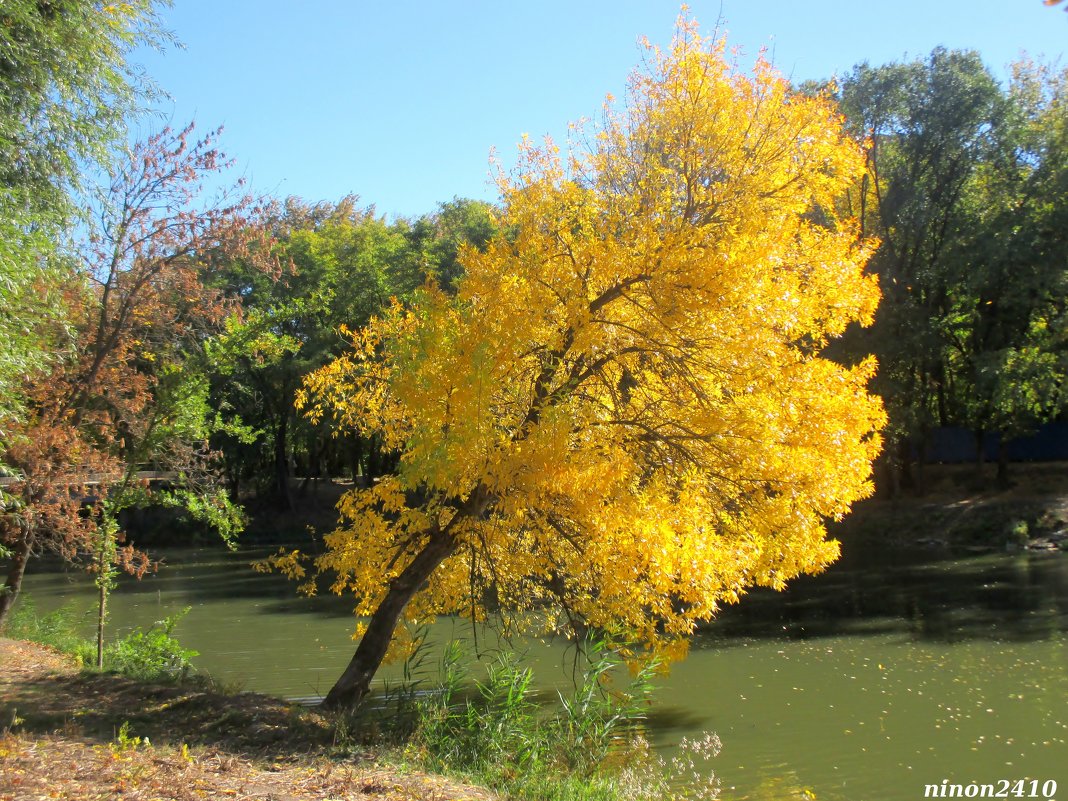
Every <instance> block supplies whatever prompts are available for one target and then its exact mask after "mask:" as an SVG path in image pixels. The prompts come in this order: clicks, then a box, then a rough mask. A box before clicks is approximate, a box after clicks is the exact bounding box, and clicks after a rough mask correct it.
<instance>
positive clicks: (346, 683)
mask: <svg viewBox="0 0 1068 801" xmlns="http://www.w3.org/2000/svg"><path fill="white" fill-rule="evenodd" d="M458 545H459V541H458V540H457V539H456V538H455V537H452V536H450V535H449V534H448V533H446V532H439V533H438V534H437V536H435V537H431V539H430V542H428V543H427V544H426V546H424V548H423V550H421V551H420V552H419V553H418V554H417V555H416V557H415V558H414V559H413V560H412V561H411V563H410V564H409V565H408V567H406V568H405V569H404V570H403V571H402V572H401V574H400V575H399V576H397V577H396V578H395V579H393V581H391V582H390V583H389V589H388V590H387V591H386V596H385V598H383V599H382V602H381V603H379V605H378V608H377V609H375V611H374V614H373V615H371V620H370V621H369V622H368V624H367V631H365V632H364V635H363V637H362V638H361V639H360V644H359V646H357V648H356V653H355V654H353V655H352V660H351V661H350V662H349V665H348V667H347V668H345V672H344V673H342V674H341V678H339V679H338V680H337V682H336V683H335V684H334V686H333V687H332V688H331V689H330V692H329V693H327V694H326V698H324V699H323V707H324V708H325V709H340V708H342V707H353V706H356V705H357V704H358V703H359V702H360V701H362V700H363V699H364V698H365V697H366V696H367V693H368V691H369V690H370V689H371V679H372V678H374V675H375V672H376V671H377V670H378V668H379V666H380V665H381V664H382V660H383V659H385V657H386V651H387V650H388V648H389V643H390V641H391V640H392V639H393V631H394V630H395V629H396V628H397V622H398V621H399V620H400V616H401V614H402V613H403V612H404V607H406V606H407V605H408V602H409V601H411V600H412V598H413V597H414V595H415V593H416V592H418V591H419V588H420V587H422V586H423V583H424V582H425V581H426V580H427V579H428V578H430V576H431V574H432V573H433V572H434V571H435V570H437V568H438V565H440V564H441V563H442V562H444V561H445V560H446V559H448V558H449V556H451V555H452V554H453V552H455V550H456V548H457V546H458Z"/></svg>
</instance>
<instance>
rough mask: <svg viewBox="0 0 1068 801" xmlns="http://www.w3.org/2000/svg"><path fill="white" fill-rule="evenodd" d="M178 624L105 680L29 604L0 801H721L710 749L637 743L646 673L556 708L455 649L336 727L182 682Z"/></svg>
mask: <svg viewBox="0 0 1068 801" xmlns="http://www.w3.org/2000/svg"><path fill="white" fill-rule="evenodd" d="M173 625H174V620H173V619H172V620H167V621H161V622H160V623H157V624H156V625H155V626H153V627H151V628H149V629H148V630H145V631H134V632H133V633H132V634H129V635H127V636H126V637H124V638H123V639H121V640H118V641H117V642H114V643H112V644H111V645H110V646H109V647H108V650H107V652H106V654H105V657H106V658H105V670H104V671H102V672H101V671H96V670H94V669H92V668H91V667H85V665H86V664H91V657H94V656H95V652H94V650H93V648H92V646H91V645H90V644H89V643H87V642H85V641H82V640H79V639H78V638H77V637H76V636H75V635H74V634H73V633H72V632H73V627H72V626H71V621H70V620H68V619H67V618H66V617H65V616H64V615H63V613H62V612H60V613H53V614H52V615H47V616H43V617H42V616H37V615H36V614H34V612H33V610H32V604H26V605H24V606H23V607H22V609H21V611H20V613H19V614H18V615H16V616H15V617H14V619H13V620H12V621H11V625H10V627H9V631H10V632H11V633H13V634H15V635H17V636H22V637H27V638H32V639H36V640H39V641H45V642H47V643H49V645H42V644H40V643H36V644H35V643H30V642H28V641H26V640H12V639H8V640H0V663H2V664H3V670H2V671H0V698H3V701H2V702H0V732H2V736H3V740H2V744H0V767H2V769H3V779H0V801H4V800H5V799H16V798H17V799H23V798H37V797H41V798H50V797H60V798H72V799H73V798H78V799H82V798H86V799H89V798H113V797H117V795H119V794H121V795H122V797H124V798H133V799H141V798H144V799H150V798H151V799H156V798H159V799H191V798H204V797H210V798H215V797H227V796H230V797H241V798H263V799H268V798H269V799H274V800H275V801H278V799H290V801H300V800H301V799H305V798H309V799H310V798H315V799H325V798H330V799H342V798H361V799H366V798H369V797H381V798H385V799H433V800H434V801H437V800H438V799H446V798H448V799H481V798H498V797H499V798H512V799H517V800H519V799H524V800H526V801H542V800H544V801H639V799H640V801H657V799H663V800H664V801H667V800H668V799H684V798H690V799H696V798H710V797H713V796H714V791H715V789H716V788H715V784H714V782H712V781H710V780H709V779H707V778H703V777H702V776H701V775H699V774H698V772H695V771H694V770H692V769H691V763H692V762H694V760H696V761H697V762H698V763H700V762H702V761H703V760H705V759H707V758H708V757H710V756H713V755H714V753H715V751H716V750H718V740H716V739H715V738H714V737H707V738H705V739H703V740H702V741H700V742H695V743H690V744H687V745H686V748H688V750H686V749H684V752H685V757H684V758H683V759H676V760H675V761H674V764H671V763H665V762H664V760H662V759H660V758H659V757H657V756H656V755H655V754H653V753H652V751H651V750H650V749H649V747H648V744H647V743H645V741H644V740H643V739H642V737H641V723H642V721H643V719H644V715H645V711H646V709H647V707H648V705H649V693H650V679H651V676H652V667H650V668H648V669H647V670H646V671H644V672H640V673H639V674H638V675H637V676H636V677H634V678H632V679H627V678H626V676H627V673H626V671H625V670H621V665H620V662H619V659H618V657H616V656H615V654H614V653H613V652H612V651H611V650H610V649H608V648H605V647H600V648H598V647H594V648H592V650H591V654H592V657H591V659H590V661H589V662H588V663H587V667H586V669H585V672H584V674H583V676H582V678H581V680H580V681H579V682H578V683H577V685H576V686H575V688H574V689H573V690H572V691H571V692H570V693H564V694H561V695H559V696H558V697H555V698H552V699H545V698H543V697H540V696H537V695H536V694H535V693H534V692H533V690H532V678H533V677H532V675H531V672H530V670H529V669H527V668H523V667H521V666H520V665H519V663H518V662H517V661H516V660H514V659H509V658H508V657H506V656H501V657H500V658H499V659H497V660H496V661H493V662H491V663H489V664H488V665H479V666H478V667H477V668H475V669H470V673H469V672H468V670H469V668H467V667H465V665H467V662H466V660H464V659H463V658H462V655H461V654H460V652H459V651H452V652H450V655H449V657H447V658H446V660H445V662H444V664H443V665H442V668H441V671H440V676H439V677H438V679H437V680H435V681H427V682H423V683H422V684H419V685H411V686H409V687H407V688H406V689H405V688H399V690H398V691H397V692H394V693H393V694H391V695H390V696H389V697H388V698H387V699H385V700H383V699H376V700H374V701H373V702H372V703H370V704H368V705H367V706H366V707H365V708H363V709H361V710H358V711H356V712H352V713H347V714H344V715H330V714H324V713H321V712H319V711H318V710H315V709H311V708H307V707H302V706H297V705H293V704H289V703H286V702H283V701H281V700H279V699H276V698H271V697H268V696H263V695H258V694H254V693H239V692H236V691H234V690H233V689H228V688H225V687H219V686H218V685H216V684H215V683H214V682H212V681H211V680H210V678H208V677H204V676H198V675H195V674H192V673H191V670H190V666H189V661H188V660H189V658H190V657H192V656H195V655H196V654H194V653H193V652H190V651H187V650H185V649H183V648H182V647H181V645H180V644H179V643H178V642H177V640H175V639H174V637H173V636H172V628H173ZM476 674H477V675H476ZM547 700H548V703H547V702H546V701H547ZM445 777H449V778H445ZM680 788H682V789H680ZM52 792H58V793H59V795H58V796H56V795H49V794H48V793H52ZM234 794H236V796H235V795H234Z"/></svg>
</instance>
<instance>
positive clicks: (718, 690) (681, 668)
mask: <svg viewBox="0 0 1068 801" xmlns="http://www.w3.org/2000/svg"><path fill="white" fill-rule="evenodd" d="M844 550H845V554H846V556H845V557H844V558H843V560H842V561H840V562H839V563H838V564H836V565H834V566H832V567H831V568H830V569H829V570H828V571H826V572H825V573H824V574H822V575H820V576H816V577H806V578H805V579H802V580H799V581H796V582H794V583H793V584H792V585H791V587H790V588H789V589H788V590H787V591H786V592H784V593H772V592H754V593H751V594H750V595H748V596H746V597H745V598H743V600H742V602H741V603H740V604H739V605H737V606H735V607H730V608H727V609H725V610H724V611H723V612H722V613H721V615H720V617H719V619H718V620H717V621H716V622H715V623H714V624H713V625H711V626H709V627H708V628H707V629H706V630H704V631H702V632H701V634H700V635H699V636H698V637H697V638H696V639H695V640H694V644H693V647H692V649H691V652H690V654H689V656H688V657H687V658H686V659H685V660H684V661H683V662H681V663H679V664H677V665H675V666H674V667H673V669H672V671H671V673H670V674H669V675H667V676H665V677H662V678H660V679H659V680H658V682H657V683H658V690H657V692H656V696H655V704H654V706H653V709H652V713H651V716H650V719H649V729H650V734H651V737H652V740H653V742H654V744H655V745H656V746H657V747H658V749H660V750H661V751H662V753H664V754H665V755H666V756H670V755H671V754H672V753H673V749H674V748H675V746H677V744H678V742H679V741H680V739H681V738H683V737H691V738H693V737H697V736H700V734H701V733H702V732H705V731H713V732H716V733H717V734H718V735H719V737H720V738H721V740H722V742H723V749H722V752H721V753H720V755H719V756H718V757H716V758H715V759H714V760H712V762H711V763H710V764H711V766H712V768H713V769H714V770H715V773H716V775H717V776H718V777H719V780H720V782H721V785H722V788H723V798H724V799H729V800H731V801H741V800H742V799H754V800H756V799H760V800H761V801H763V800H764V799H767V801H772V800H774V801H781V800H782V799H805V800H806V801H811V799H820V800H821V801H914V799H920V798H923V797H924V792H925V785H928V784H939V785H940V784H941V783H942V781H943V780H944V779H946V780H949V782H950V783H959V784H964V785H967V784H968V783H971V782H977V783H980V784H983V783H986V784H994V785H995V789H1000V788H1001V787H1002V786H1003V785H1001V784H999V782H1000V781H1001V780H1009V781H1012V782H1015V781H1017V780H1020V779H1027V780H1028V784H1027V785H1026V789H1027V791H1028V792H1030V790H1031V787H1032V785H1031V784H1030V781H1031V780H1038V787H1039V791H1038V795H1037V796H1036V797H1044V796H1043V795H1042V793H1041V785H1042V783H1043V782H1044V781H1047V780H1050V779H1052V780H1054V781H1056V782H1057V783H1058V784H1059V786H1060V788H1061V789H1060V790H1059V796H1058V797H1060V798H1068V555H1064V554H1030V553H1021V554H985V555H982V554H980V555H967V556H962V555H951V554H948V553H937V552H932V551H916V552H908V551H902V550H900V549H890V548H886V549H879V548H876V547H873V546H872V545H870V544H869V545H866V546H864V547H861V548H853V549H851V548H850V547H849V545H848V543H847V545H846V547H845V549H844ZM256 555H258V554H256V553H253V552H250V551H240V552H236V553H227V552H223V551H220V550H217V549H200V550H192V549H186V550H172V551H166V552H162V556H163V557H164V562H165V564H164V566H163V568H162V569H161V570H160V572H159V573H158V575H151V576H148V577H146V578H145V579H143V580H142V581H140V582H138V581H134V580H129V579H125V580H123V581H122V582H121V583H120V586H119V588H118V590H117V591H116V593H115V595H114V600H113V602H112V610H113V612H112V617H111V626H112V628H111V631H112V632H113V633H116V632H117V633H121V632H123V631H125V630H128V629H129V628H130V627H131V626H135V625H148V624H150V623H151V622H153V621H154V620H157V619H159V618H161V617H164V616H166V615H168V614H172V613H173V612H175V611H178V610H180V609H182V608H184V607H186V606H189V607H191V610H190V612H189V613H188V615H187V616H186V617H185V618H184V619H183V620H182V621H181V623H180V624H179V626H178V628H177V629H176V634H177V635H178V636H179V638H180V639H181V641H182V642H183V644H185V645H186V646H187V647H190V648H193V649H195V650H197V651H199V652H200V654H201V655H200V656H199V657H198V658H197V659H196V660H194V661H195V663H196V664H197V665H198V666H199V667H201V668H203V669H205V670H207V671H209V672H211V673H212V674H213V675H215V676H217V677H219V678H220V679H222V680H224V681H227V682H232V683H239V684H241V685H242V686H243V687H244V688H245V689H247V690H256V691H260V692H265V693H273V694H277V695H283V696H287V697H296V698H306V697H309V696H314V695H315V694H318V693H323V692H325V691H326V690H327V689H328V688H329V687H330V685H331V683H332V682H333V680H334V679H335V678H336V677H337V675H338V674H339V673H340V671H341V669H342V668H343V666H344V665H345V663H346V662H347V661H348V658H349V657H350V656H351V653H352V649H353V643H352V641H351V639H350V632H351V629H352V618H351V616H350V614H349V609H350V607H351V604H350V603H349V602H347V601H345V600H343V599H338V598H333V597H324V598H312V599H305V598H299V597H297V596H296V595H295V593H294V592H293V588H292V586H291V585H289V584H288V583H287V582H286V581H285V580H284V579H282V578H280V577H278V576H273V575H262V574H257V573H254V572H252V571H251V570H249V568H248V564H249V562H250V560H251V559H252V558H254V557H255V556H256ZM25 589H26V591H27V592H28V593H29V594H30V595H31V596H32V597H33V599H34V600H35V602H36V604H37V607H38V608H39V610H41V611H49V610H51V609H54V608H57V607H58V606H60V605H62V604H67V603H73V604H74V605H75V607H76V608H77V609H78V610H79V612H78V614H81V610H85V614H86V617H85V625H86V629H87V633H88V632H89V631H90V630H91V620H90V617H91V611H90V609H91V605H92V591H91V588H90V586H89V583H88V580H87V579H86V577H85V576H84V575H81V574H77V573H69V572H64V571H63V570H61V569H59V568H43V569H42V568H38V569H37V570H36V571H35V572H33V573H32V574H31V575H29V576H28V577H27V580H26V587H25ZM450 636H456V637H463V638H464V639H466V640H468V642H469V643H470V642H471V641H472V632H471V630H470V628H469V627H468V626H467V625H465V624H463V623H456V622H449V621H446V622H445V623H444V624H443V625H440V626H439V627H438V628H437V629H435V630H434V631H433V632H432V633H431V635H430V639H431V640H432V641H437V642H439V643H440V642H441V641H442V640H444V639H446V638H448V637H450ZM480 643H481V646H480V647H482V648H486V647H488V646H487V639H486V637H484V636H483V637H482V638H481V639H480ZM521 648H522V649H523V651H524V653H525V654H526V659H527V660H528V661H529V662H530V663H531V664H532V665H533V666H534V669H535V672H536V675H537V676H538V677H539V680H540V681H542V682H543V683H547V684H551V683H553V682H559V681H560V680H561V677H562V676H564V675H565V674H566V673H567V671H568V669H569V666H570V664H571V662H570V659H569V652H568V651H567V649H566V648H565V647H564V646H562V645H560V644H544V643H538V642H534V643H527V644H526V645H523V646H521ZM429 661H433V660H432V659H431V660H429ZM394 675H395V674H394ZM1010 797H1014V796H1010Z"/></svg>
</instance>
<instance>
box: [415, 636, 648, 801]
mask: <svg viewBox="0 0 1068 801" xmlns="http://www.w3.org/2000/svg"><path fill="white" fill-rule="evenodd" d="M586 653H587V655H588V660H589V661H588V663H587V667H586V669H585V670H584V671H583V674H582V676H581V678H580V679H579V681H578V682H577V683H576V686H575V688H574V690H573V692H571V693H559V694H558V704H559V705H558V706H557V707H556V709H555V711H554V709H552V708H550V705H549V704H548V703H543V702H541V701H540V699H538V697H537V694H536V693H535V691H534V690H533V686H532V685H533V675H532V672H531V671H530V669H529V668H524V667H522V666H521V665H520V664H519V660H518V658H517V657H516V656H515V655H512V654H502V655H501V656H499V657H498V658H497V660H496V661H494V662H493V663H492V664H490V665H489V666H488V667H487V669H486V677H485V679H482V680H478V681H474V682H469V681H468V680H467V673H466V670H465V669H464V666H463V659H462V656H463V654H462V649H461V648H460V646H459V645H458V644H457V643H451V644H450V646H449V647H448V648H447V649H446V652H445V656H444V658H443V660H442V667H441V684H440V686H439V688H438V689H437V690H436V691H434V692H430V693H425V694H424V696H423V699H422V702H421V703H420V705H419V727H418V729H417V730H416V732H415V734H414V735H413V737H412V739H411V741H410V742H409V745H408V749H407V754H408V756H409V757H410V758H413V759H414V760H415V761H417V762H419V763H420V764H421V765H422V766H423V767H426V768H429V769H431V770H437V771H442V772H446V773H457V774H460V775H461V776H463V777H465V778H469V779H474V780H475V781H478V782H480V783H482V784H487V785H489V786H491V787H494V788H496V789H500V790H503V791H504V792H505V793H507V794H508V795H509V796H511V797H514V798H517V799H548V801H619V800H620V799H634V801H638V799H641V800H642V801H654V799H658V798H668V797H669V793H668V784H667V782H666V781H665V780H664V778H663V771H662V768H663V767H664V766H663V763H662V761H659V760H657V758H655V757H653V756H651V754H650V752H649V749H648V748H647V747H643V746H642V744H643V743H644V740H643V739H642V738H641V737H640V723H641V721H642V720H643V719H644V717H645V706H646V703H647V700H648V695H649V692H650V690H651V685H650V679H651V676H652V673H653V671H654V670H655V667H656V666H655V664H650V665H647V666H645V668H643V669H642V670H640V671H639V673H638V675H637V676H636V677H635V678H634V679H633V680H631V681H630V682H629V683H628V684H626V685H625V686H623V687H618V688H617V687H615V686H614V685H613V679H614V678H615V675H616V674H618V673H621V672H622V671H623V668H622V665H621V659H620V657H619V656H618V655H617V654H616V653H615V651H613V649H612V648H611V647H610V645H609V644H608V643H607V642H604V641H593V642H591V643H589V644H588V646H587V649H586ZM545 701H546V702H547V701H548V699H545ZM553 706H555V705H553Z"/></svg>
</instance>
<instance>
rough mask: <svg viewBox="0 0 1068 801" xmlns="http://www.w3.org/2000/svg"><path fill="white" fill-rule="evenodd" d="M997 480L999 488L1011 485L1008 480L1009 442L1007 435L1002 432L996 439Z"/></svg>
mask: <svg viewBox="0 0 1068 801" xmlns="http://www.w3.org/2000/svg"><path fill="white" fill-rule="evenodd" d="M997 482H998V486H999V487H1000V488H1001V489H1008V488H1009V487H1010V486H1012V481H1010V480H1009V443H1008V437H1006V436H1005V435H1004V434H1001V436H1000V437H999V439H998V474H997Z"/></svg>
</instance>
